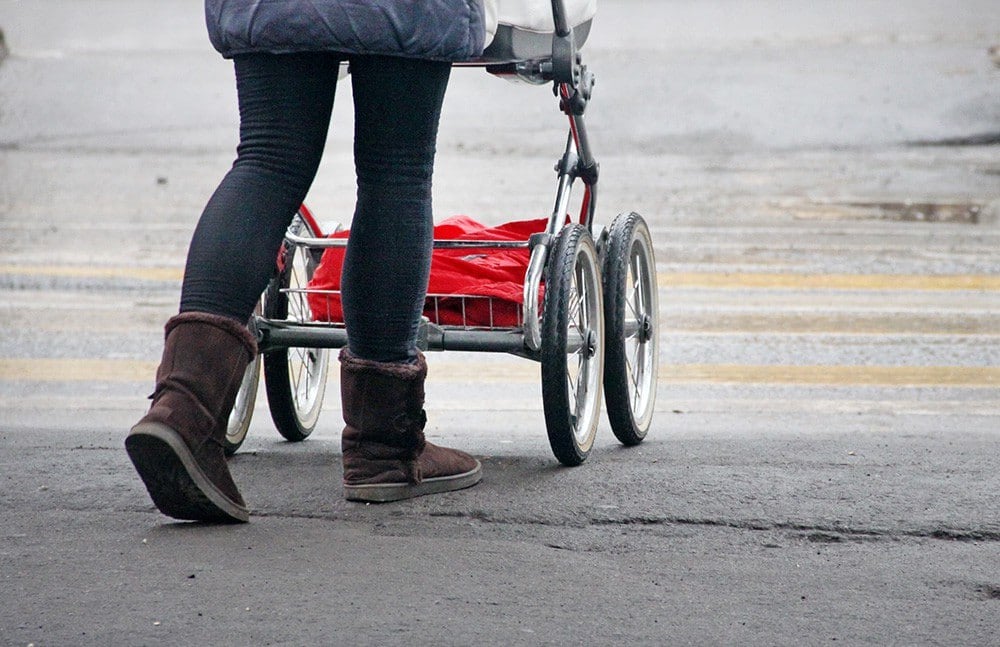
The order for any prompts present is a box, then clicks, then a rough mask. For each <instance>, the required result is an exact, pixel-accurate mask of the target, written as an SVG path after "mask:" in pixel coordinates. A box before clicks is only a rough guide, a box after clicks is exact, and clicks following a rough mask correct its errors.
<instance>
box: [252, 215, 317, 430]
mask: <svg viewBox="0 0 1000 647" xmlns="http://www.w3.org/2000/svg"><path fill="white" fill-rule="evenodd" d="M289 231H291V232H292V233H294V234H298V235H302V236H309V237H315V236H318V235H319V232H317V231H315V230H314V227H313V225H312V221H311V219H310V218H308V217H306V216H305V215H304V214H303V212H302V211H301V210H300V211H299V213H297V214H296V215H295V217H294V218H293V220H292V224H291V225H290V226H289ZM279 258H281V259H282V260H283V262H280V263H279V271H278V275H277V276H276V277H275V278H274V279H272V280H271V283H270V285H268V287H267V290H266V291H265V292H264V317H265V318H266V319H271V320H286V321H289V322H294V323H308V322H311V321H312V320H313V317H312V310H310V308H309V301H308V299H307V298H306V295H305V293H304V292H303V291H302V290H304V289H305V287H306V285H307V284H308V283H309V279H311V278H312V275H313V272H315V271H316V266H317V265H319V261H318V259H317V258H316V257H315V256H313V255H312V254H310V253H309V252H308V251H307V250H306V249H304V248H302V247H298V246H295V245H288V244H287V243H285V244H284V245H283V247H282V250H281V255H280V256H279ZM329 355H330V351H329V349H326V348H287V349H284V350H277V351H273V352H269V353H266V354H265V355H264V386H265V388H266V389H267V400H268V405H269V407H270V409H271V418H272V420H274V425H275V427H277V429H278V433H280V434H281V435H282V436H284V437H285V438H286V439H287V440H291V441H299V440H305V439H306V438H307V437H308V436H309V434H311V433H312V431H313V429H314V428H315V427H316V422H317V421H318V420H319V413H320V409H321V408H322V406H323V395H324V393H325V392H326V378H327V371H328V369H329Z"/></svg>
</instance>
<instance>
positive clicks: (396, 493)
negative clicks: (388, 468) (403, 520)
mask: <svg viewBox="0 0 1000 647" xmlns="http://www.w3.org/2000/svg"><path fill="white" fill-rule="evenodd" d="M482 478H483V466H482V464H481V463H480V462H479V461H476V467H475V469H471V470H469V471H468V472H464V473H462V474H454V475H452V476H438V477H436V478H429V479H424V480H422V481H421V482H420V483H373V484H370V485H350V484H348V483H344V498H346V499H347V500H348V501H364V502H366V503H388V502H390V501H401V500H403V499H412V498H413V497H418V496H424V495H426V494H440V493H442V492H454V491H455V490H464V489H465V488H469V487H472V486H473V485H475V484H476V483H479V481H481V480H482Z"/></svg>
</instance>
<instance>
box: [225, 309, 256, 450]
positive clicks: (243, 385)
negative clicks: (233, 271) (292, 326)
mask: <svg viewBox="0 0 1000 647" xmlns="http://www.w3.org/2000/svg"><path fill="white" fill-rule="evenodd" d="M260 314H261V302H260V301H258V302H257V307H256V308H254V317H251V318H250V331H251V332H253V331H254V330H253V321H254V318H255V317H256V316H257V315H260ZM260 364H261V361H260V355H256V356H254V358H253V361H251V362H250V363H249V364H248V365H247V370H246V372H245V373H244V374H243V381H242V382H240V390H239V391H238V392H237V393H236V402H235V403H234V404H233V410H232V412H231V413H230V414H229V423H228V425H227V426H226V438H225V440H223V442H222V448H223V449H224V450H225V452H226V456H232V455H233V454H235V453H236V450H238V449H239V448H240V445H242V444H243V441H244V440H246V438H247V431H249V429H250V420H251V419H252V418H253V408H254V405H255V404H256V403H257V386H258V385H259V384H260Z"/></svg>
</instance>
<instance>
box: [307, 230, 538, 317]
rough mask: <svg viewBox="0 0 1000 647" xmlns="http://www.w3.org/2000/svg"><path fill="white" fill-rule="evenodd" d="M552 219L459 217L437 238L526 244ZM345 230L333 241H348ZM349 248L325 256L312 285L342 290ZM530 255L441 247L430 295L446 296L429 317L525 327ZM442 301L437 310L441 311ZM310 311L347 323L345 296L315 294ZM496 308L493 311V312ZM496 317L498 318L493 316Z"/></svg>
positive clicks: (429, 305) (436, 232) (428, 310)
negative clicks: (494, 222) (487, 221)
mask: <svg viewBox="0 0 1000 647" xmlns="http://www.w3.org/2000/svg"><path fill="white" fill-rule="evenodd" d="M547 224H548V220H547V219H540V220H521V221H516V222H509V223H506V224H503V225H500V226H498V227H487V226H486V225H483V224H480V223H478V222H476V221H475V220H473V219H472V218H469V217H467V216H455V217H452V218H448V219H447V220H444V221H442V222H441V223H440V224H438V225H436V226H435V227H434V238H435V239H436V240H497V241H526V240H528V237H529V236H531V235H532V234H536V233H539V232H542V231H545V226H546V225H547ZM348 234H349V232H347V231H341V232H338V233H336V234H333V235H332V236H331V238H347V236H348ZM344 252H345V250H344V249H343V248H334V247H331V248H330V249H327V250H326V251H325V252H323V259H322V261H321V263H320V265H319V267H317V268H316V272H315V273H314V274H313V278H312V280H311V281H310V282H309V287H310V288H312V289H318V290H337V291H339V290H340V271H341V266H342V265H343V263H344ZM529 255H530V253H529V251H528V249H527V248H526V247H525V248H517V249H469V248H464V249H461V248H460V249H435V250H434V252H433V254H432V256H431V277H430V281H429V282H428V285H427V294H428V295H429V296H431V295H437V296H440V297H442V298H438V299H436V300H435V299H431V298H428V299H427V304H426V307H425V309H424V316H426V317H427V318H429V319H430V320H431V321H435V322H437V323H440V324H447V325H462V324H463V323H464V324H466V325H470V326H491V325H492V326H497V327H513V326H517V325H518V324H519V319H518V312H519V311H520V308H521V305H522V304H523V302H524V274H525V271H526V270H527V268H528V258H529ZM447 295H471V296H477V297H492V298H493V301H492V308H491V307H490V301H489V300H488V299H465V308H464V310H465V311H464V315H463V303H462V301H463V300H462V299H460V298H448V296H447ZM435 301H437V308H435V303H434V302H435ZM309 307H310V308H311V309H312V312H313V318H314V319H316V320H317V321H330V322H334V323H342V322H343V320H344V311H343V308H342V306H341V303H340V295H339V294H315V293H310V294H309ZM491 310H492V313H491ZM491 314H492V318H491Z"/></svg>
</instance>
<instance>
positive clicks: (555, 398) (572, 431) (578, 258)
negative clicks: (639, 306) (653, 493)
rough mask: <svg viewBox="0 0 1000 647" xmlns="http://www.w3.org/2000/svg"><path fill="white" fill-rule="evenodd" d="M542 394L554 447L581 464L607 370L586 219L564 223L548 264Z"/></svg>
mask: <svg viewBox="0 0 1000 647" xmlns="http://www.w3.org/2000/svg"><path fill="white" fill-rule="evenodd" d="M545 276H546V278H545V303H544V310H543V312H542V350H541V361H542V399H543V401H544V409H545V426H546V430H547V431H548V435H549V444H550V445H551V446H552V452H553V453H554V454H555V456H556V458H557V459H558V460H559V462H560V463H562V464H563V465H579V464H580V463H582V462H583V461H585V460H586V459H587V456H588V455H589V454H590V450H591V449H592V448H593V446H594V437H595V436H596V435H597V423H598V420H599V418H600V410H601V380H602V378H603V375H602V373H603V371H604V311H603V302H602V299H601V279H600V275H599V272H598V263H597V250H596V249H595V247H594V240H593V238H592V237H591V235H590V232H589V231H588V230H587V229H586V228H585V227H583V226H582V225H576V224H574V225H568V226H567V227H565V228H563V230H562V232H561V233H560V234H559V237H558V238H557V240H556V244H555V246H554V248H553V249H552V254H551V255H550V256H549V260H548V263H547V267H546V275H545Z"/></svg>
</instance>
